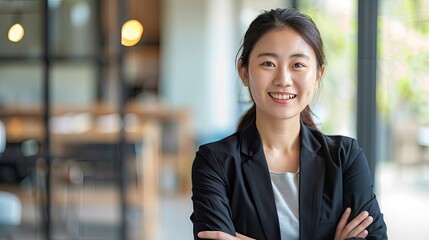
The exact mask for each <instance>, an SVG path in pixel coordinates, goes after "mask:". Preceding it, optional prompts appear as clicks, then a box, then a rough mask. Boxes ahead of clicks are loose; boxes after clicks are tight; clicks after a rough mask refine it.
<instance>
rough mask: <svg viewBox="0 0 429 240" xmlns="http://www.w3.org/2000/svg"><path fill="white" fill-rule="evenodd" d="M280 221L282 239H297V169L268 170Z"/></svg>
mask: <svg viewBox="0 0 429 240" xmlns="http://www.w3.org/2000/svg"><path fill="white" fill-rule="evenodd" d="M270 176H271V183H272V185H273V191H274V198H275V201H276V207H277V215H278V216H279V222H280V234H281V239H282V240H294V239H296V240H298V239H299V210H298V189H299V187H298V186H299V171H298V172H296V173H290V172H284V173H275V172H272V171H270Z"/></svg>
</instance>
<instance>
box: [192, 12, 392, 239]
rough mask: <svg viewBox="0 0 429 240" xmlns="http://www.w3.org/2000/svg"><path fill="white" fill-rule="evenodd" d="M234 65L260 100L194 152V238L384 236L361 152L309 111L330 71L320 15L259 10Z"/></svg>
mask: <svg viewBox="0 0 429 240" xmlns="http://www.w3.org/2000/svg"><path fill="white" fill-rule="evenodd" d="M237 68H238V74H239V76H240V78H241V80H242V81H243V84H244V85H245V86H247V87H249V90H250V94H251V96H252V99H253V103H254V105H253V107H251V108H250V109H249V111H248V112H247V113H246V114H245V115H244V116H243V117H242V119H241V121H240V123H239V126H238V129H237V132H236V133H234V134H232V135H231V136H229V137H226V138H225V139H222V140H220V141H217V142H213V143H209V144H205V145H202V146H201V147H200V148H199V151H198V152H197V154H196V157H195V160H194V163H193V167H192V184H193V188H192V193H193V195H192V201H193V208H194V212H193V213H192V215H191V220H192V222H193V224H194V237H195V239H200V238H203V239H249V238H251V239H253V238H255V239H336V240H337V239H349V238H366V237H368V238H371V239H387V234H386V224H385V223H384V220H383V214H382V213H381V211H380V209H379V206H378V203H377V199H376V197H375V194H374V192H373V183H372V182H371V180H370V179H371V174H370V171H369V168H368V163H367V160H366V157H365V154H364V152H363V150H362V149H361V148H360V147H359V145H358V144H357V141H356V140H355V139H352V138H349V137H345V136H329V135H325V134H323V133H322V132H320V131H319V130H318V129H317V128H316V125H315V124H314V121H313V119H312V113H311V109H310V107H309V104H310V103H311V102H312V100H313V97H314V95H315V92H316V90H317V89H318V86H319V84H320V81H321V79H322V77H323V75H324V73H325V55H324V52H323V42H322V40H321V36H320V33H319V31H318V29H317V27H316V25H315V24H314V22H313V21H312V20H311V19H310V18H309V17H307V16H306V15H303V14H301V13H299V12H297V11H296V10H293V9H275V10H271V11H266V12H264V13H262V14H261V15H259V16H258V17H257V18H256V19H255V20H254V21H253V22H252V23H251V24H250V26H249V29H248V30H247V32H246V34H245V36H244V40H243V45H242V47H241V52H240V58H239V59H238V61H237Z"/></svg>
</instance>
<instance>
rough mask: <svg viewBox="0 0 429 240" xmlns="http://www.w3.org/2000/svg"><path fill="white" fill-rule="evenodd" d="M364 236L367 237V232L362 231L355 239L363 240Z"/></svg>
mask: <svg viewBox="0 0 429 240" xmlns="http://www.w3.org/2000/svg"><path fill="white" fill-rule="evenodd" d="M366 236H368V231H367V230H363V231H362V232H361V233H359V235H357V236H356V237H357V238H363V239H365V238H366Z"/></svg>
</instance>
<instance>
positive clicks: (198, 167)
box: [191, 145, 235, 239]
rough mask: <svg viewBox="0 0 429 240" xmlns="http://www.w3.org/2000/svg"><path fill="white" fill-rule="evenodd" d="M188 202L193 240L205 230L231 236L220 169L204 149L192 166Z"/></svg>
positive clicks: (197, 155)
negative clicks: (190, 199) (190, 200)
mask: <svg viewBox="0 0 429 240" xmlns="http://www.w3.org/2000/svg"><path fill="white" fill-rule="evenodd" d="M192 202H193V210H194V211H193V213H192V215H191V221H192V223H193V232H194V239H199V238H198V237H197V234H198V232H200V231H205V230H216V231H222V232H226V233H228V234H230V235H233V236H235V229H234V224H233V222H232V220H231V216H232V214H231V208H230V206H229V199H228V182H227V177H226V174H225V170H224V166H222V164H221V163H220V161H219V159H217V158H216V157H215V155H214V151H213V150H212V149H210V148H209V147H208V146H207V145H204V146H202V147H200V149H199V151H198V152H197V154H196V157H195V159H194V162H193V164H192Z"/></svg>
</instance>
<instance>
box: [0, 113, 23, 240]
mask: <svg viewBox="0 0 429 240" xmlns="http://www.w3.org/2000/svg"><path fill="white" fill-rule="evenodd" d="M5 148H6V130H5V127H4V125H3V123H2V122H1V121H0V156H1V154H2V153H3V151H4V150H5ZM21 216H22V203H21V200H20V199H19V198H18V197H17V196H16V195H15V194H13V193H10V192H6V191H0V239H1V240H3V239H12V234H13V233H14V232H15V231H16V230H17V229H18V227H19V225H20V224H21Z"/></svg>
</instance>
